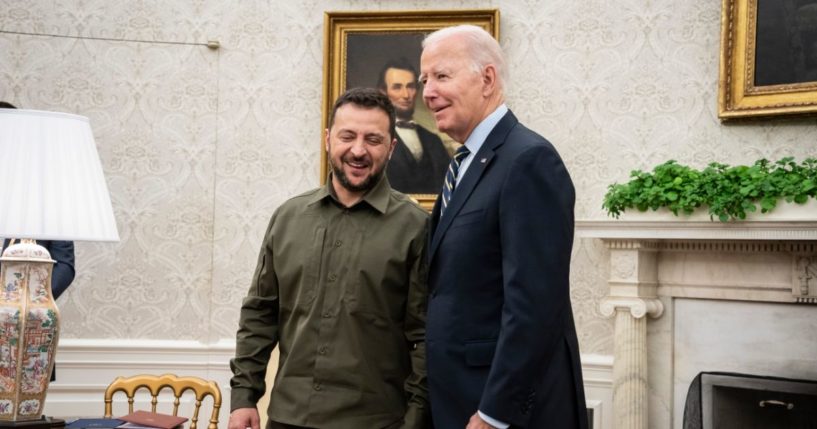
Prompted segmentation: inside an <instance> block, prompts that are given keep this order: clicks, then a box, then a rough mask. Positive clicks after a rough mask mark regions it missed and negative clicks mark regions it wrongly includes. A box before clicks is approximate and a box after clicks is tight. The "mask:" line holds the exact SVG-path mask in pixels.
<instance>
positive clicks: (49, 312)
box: [0, 240, 59, 421]
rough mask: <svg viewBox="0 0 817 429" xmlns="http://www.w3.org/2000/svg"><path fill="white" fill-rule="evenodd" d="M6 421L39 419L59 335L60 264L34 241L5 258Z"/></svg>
mask: <svg viewBox="0 0 817 429" xmlns="http://www.w3.org/2000/svg"><path fill="white" fill-rule="evenodd" d="M0 264H2V268H1V269H0V281H2V284H0V421H26V420H38V419H40V417H41V416H42V411H43V405H44V404H45V394H46V391H47V390H48V382H49V381H50V380H51V372H52V370H53V368H54V356H55V354H56V350H57V339H58V337H59V311H58V310H57V305H56V303H55V302H54V297H53V295H52V294H51V270H52V268H53V266H54V261H53V260H52V259H51V255H50V254H49V253H48V251H47V250H46V249H45V248H44V247H42V246H40V245H38V244H36V243H35V242H33V241H31V240H28V241H25V242H23V243H20V244H14V245H12V246H9V248H8V249H6V251H5V252H3V256H2V257H1V258H0Z"/></svg>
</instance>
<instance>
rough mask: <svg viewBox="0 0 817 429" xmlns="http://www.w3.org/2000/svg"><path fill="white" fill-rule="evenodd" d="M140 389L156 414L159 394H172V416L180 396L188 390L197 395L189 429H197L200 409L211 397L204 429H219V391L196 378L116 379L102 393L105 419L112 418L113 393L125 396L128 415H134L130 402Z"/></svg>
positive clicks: (174, 376)
mask: <svg viewBox="0 0 817 429" xmlns="http://www.w3.org/2000/svg"><path fill="white" fill-rule="evenodd" d="M140 388H145V389H148V390H149V391H150V395H151V396H152V398H151V401H150V403H151V407H150V408H151V409H150V411H152V412H154V413H155V412H156V404H158V402H159V392H161V391H162V390H164V389H166V388H169V389H171V390H172V391H173V396H174V400H173V415H174V416H177V415H178V412H179V403H180V399H181V396H182V394H183V393H184V392H185V391H187V390H192V391H193V392H194V393H195V395H196V402H195V409H194V410H193V416H192V417H191V419H190V429H196V428H197V427H198V425H197V423H198V419H199V409H200V408H201V402H202V400H203V399H204V398H205V397H206V396H208V395H210V396H212V397H213V412H212V413H211V414H210V423H209V424H208V425H207V429H218V412H219V409H220V408H221V389H219V387H218V384H216V382H215V381H209V380H204V379H202V378H198V377H178V376H176V375H174V374H163V375H160V376H156V375H145V374H143V375H136V376H133V377H127V378H125V377H117V378H116V380H114V381H113V382H112V383H111V384H110V385H108V388H107V389H106V390H105V418H112V414H113V396H114V393H116V392H125V395H127V397H128V412H129V413H132V412H133V401H134V397H135V396H136V392H137V391H138V390H139V389H140Z"/></svg>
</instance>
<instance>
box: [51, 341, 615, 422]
mask: <svg viewBox="0 0 817 429" xmlns="http://www.w3.org/2000/svg"><path fill="white" fill-rule="evenodd" d="M234 351H235V342H234V341H232V340H222V341H219V342H217V343H213V344H204V343H201V342H197V341H170V340H168V341H164V340H105V339H73V338H69V339H63V340H60V344H59V347H58V350H57V359H56V362H57V379H56V381H54V382H52V383H51V385H50V386H49V388H48V395H47V397H46V405H45V414H46V415H49V416H54V417H61V418H70V417H90V416H100V415H102V412H103V410H104V402H103V395H104V392H105V388H106V387H107V386H108V384H109V383H110V382H111V381H113V379H114V378H116V377H117V376H119V375H136V374H140V373H150V374H163V373H166V372H170V373H176V374H179V375H194V376H198V377H202V378H206V379H210V380H214V381H216V382H217V383H218V385H219V387H220V388H221V393H222V400H223V402H222V408H221V413H220V415H219V427H221V428H226V427H227V419H228V417H229V414H230V383H229V381H230V377H231V375H232V373H231V372H230V367H229V361H230V359H231V358H232V357H233V354H234ZM581 362H582V372H583V375H584V384H585V396H586V398H587V406H588V407H589V408H592V409H593V414H594V425H593V429H603V428H605V429H606V428H611V427H612V426H611V425H612V419H611V417H612V399H613V357H612V356H607V355H593V354H583V355H582V356H581ZM115 402H116V401H115ZM121 402H124V400H122V401H121ZM147 403H148V400H147V398H138V399H137V405H142V404H147ZM168 403H169V399H168ZM162 405H164V401H162V400H160V405H159V407H160V408H161V407H162ZM187 406H192V404H191V403H190V400H188V401H185V398H183V400H182V405H181V407H182V410H183V411H184V410H185V407H187ZM204 407H205V410H207V411H206V412H209V409H210V408H209V407H210V403H209V400H207V401H205V404H204ZM114 414H117V412H116V409H115V411H114Z"/></svg>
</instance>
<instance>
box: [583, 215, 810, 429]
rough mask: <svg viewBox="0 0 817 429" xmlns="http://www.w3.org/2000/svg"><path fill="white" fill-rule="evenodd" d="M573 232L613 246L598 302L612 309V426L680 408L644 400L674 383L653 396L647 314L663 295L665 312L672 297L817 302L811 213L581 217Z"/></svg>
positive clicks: (630, 425)
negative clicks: (767, 217)
mask: <svg viewBox="0 0 817 429" xmlns="http://www.w3.org/2000/svg"><path fill="white" fill-rule="evenodd" d="M576 232H577V236H578V237H579V238H599V239H601V240H602V241H603V242H604V243H605V245H606V246H607V248H608V249H609V252H610V256H609V257H610V273H609V277H608V284H609V287H610V291H609V295H608V296H607V297H606V298H605V299H604V300H603V301H602V303H601V304H600V311H601V313H602V314H603V315H605V316H607V317H611V316H612V317H615V340H614V351H613V353H614V360H613V404H614V410H613V412H614V422H615V427H616V428H617V429H622V428H626V429H646V428H649V427H664V426H666V422H668V421H671V420H672V413H673V412H676V413H677V412H680V410H677V409H673V408H670V409H669V410H668V411H664V410H653V409H650V410H648V404H653V403H658V404H661V403H667V402H671V399H670V398H671V394H672V393H671V387H667V386H671V382H669V381H666V380H665V381H659V384H660V386H661V390H660V391H654V393H655V394H656V395H659V396H658V397H660V400H659V401H658V402H652V399H651V397H650V396H649V392H650V386H651V383H650V382H649V381H648V379H647V376H648V374H649V373H650V371H649V368H648V364H647V363H648V361H650V360H649V359H648V358H652V357H651V356H648V344H647V323H648V321H649V320H650V319H654V318H660V317H661V316H662V314H663V313H664V311H665V308H664V305H667V306H669V308H668V309H666V311H670V312H671V311H672V310H673V309H674V307H672V306H673V305H675V304H674V303H675V300H674V298H700V299H708V300H730V301H755V302H766V303H770V302H777V303H807V304H817V219H815V220H796V221H795V220H787V221H785V222H765V221H764V222H760V221H754V222H729V223H720V222H685V221H683V220H680V221H679V220H662V221H577V222H576ZM647 316H650V317H647ZM653 323H654V322H653ZM670 359H671V357H670ZM661 362H665V360H661ZM670 380H672V375H671V374H670ZM654 412H668V413H670V414H669V415H666V414H662V416H660V417H656V415H653V414H652V413H654ZM661 423H664V424H661Z"/></svg>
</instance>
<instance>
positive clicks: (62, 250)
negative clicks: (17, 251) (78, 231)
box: [0, 239, 75, 299]
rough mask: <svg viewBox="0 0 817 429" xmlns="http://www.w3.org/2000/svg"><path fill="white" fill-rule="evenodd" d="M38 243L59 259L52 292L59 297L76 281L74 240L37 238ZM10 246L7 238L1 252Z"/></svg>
mask: <svg viewBox="0 0 817 429" xmlns="http://www.w3.org/2000/svg"><path fill="white" fill-rule="evenodd" d="M37 244H39V245H40V246H43V247H45V248H46V250H48V253H50V254H51V259H53V260H55V261H57V263H55V264H54V268H53V269H52V270H51V293H52V294H53V295H54V299H57V298H59V296H60V295H62V293H63V292H65V290H66V289H68V286H70V285H71V282H72V281H74V274H75V270H74V242H73V241H49V240H37ZM8 246H9V240H8V239H6V240H4V241H3V247H2V249H0V252H2V251H3V250H6V247H8Z"/></svg>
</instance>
